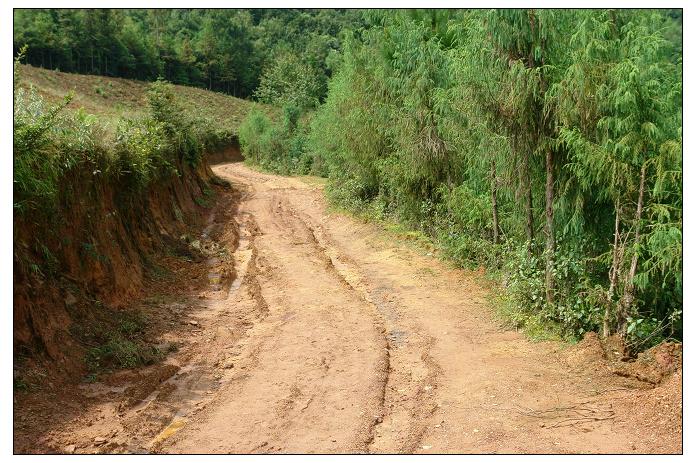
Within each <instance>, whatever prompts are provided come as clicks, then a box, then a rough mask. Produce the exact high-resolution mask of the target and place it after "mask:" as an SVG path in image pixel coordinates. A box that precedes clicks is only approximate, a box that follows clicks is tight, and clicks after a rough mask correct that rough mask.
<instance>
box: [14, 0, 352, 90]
mask: <svg viewBox="0 0 696 463" xmlns="http://www.w3.org/2000/svg"><path fill="white" fill-rule="evenodd" d="M360 18H361V15H360V14H359V13H358V12H356V11H354V10H353V11H351V10H347V11H344V10H291V9H287V10H284V9H280V10H261V9H258V10H240V9H225V10H222V9H213V10H203V9H168V10H163V9H157V10H145V9H137V10H119V9H82V10H77V9H31V10H29V9H17V10H15V13H14V50H15V54H17V53H18V52H19V50H20V49H21V48H22V47H23V46H25V45H27V46H28V50H27V52H26V57H25V59H26V62H27V63H29V64H32V65H34V66H41V67H44V68H49V69H57V70H60V71H64V72H77V73H81V74H98V75H105V76H113V77H125V78H129V79H139V80H146V81H151V80H155V79H157V78H158V77H163V78H165V79H166V80H168V81H170V82H173V83H177V84H184V85H193V86H197V87H203V88H207V89H210V90H217V91H222V92H225V93H229V94H232V95H235V96H238V97H249V96H251V95H252V94H253V92H254V90H255V89H256V88H257V87H258V86H259V83H260V82H261V80H262V75H263V73H264V71H265V70H266V69H267V68H268V67H269V66H270V65H271V64H273V63H275V62H276V61H278V60H281V61H282V60H284V61H288V60H290V61H297V62H299V63H300V64H301V65H302V66H304V67H305V68H306V69H309V70H310V71H311V73H312V78H313V79H312V80H313V82H316V85H315V86H314V87H313V90H314V91H315V92H316V94H315V95H312V96H313V97H314V98H316V99H321V98H322V97H323V96H324V95H325V93H326V81H327V79H328V77H329V75H330V70H329V66H328V65H327V57H328V56H329V54H330V53H331V51H332V50H336V49H338V38H337V37H338V35H339V33H340V31H341V29H342V28H343V27H344V26H345V25H347V24H350V25H351V26H355V25H356V24H357V23H359V22H360Z"/></svg>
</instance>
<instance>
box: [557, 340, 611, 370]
mask: <svg viewBox="0 0 696 463" xmlns="http://www.w3.org/2000/svg"><path fill="white" fill-rule="evenodd" d="M566 361H567V362H568V364H569V365H570V366H571V367H572V368H573V369H574V370H576V371H577V370H586V369H588V368H591V369H592V370H593V371H599V370H607V369H608V368H609V367H608V365H607V362H606V353H605V347H604V345H603V344H602V341H601V339H600V338H599V336H598V335H597V333H594V332H589V333H585V336H584V337H583V338H582V341H580V342H579V343H578V344H577V345H575V346H573V347H572V348H570V349H569V351H568V354H567V356H566Z"/></svg>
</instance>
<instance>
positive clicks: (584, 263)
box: [14, 9, 683, 351]
mask: <svg viewBox="0 0 696 463" xmlns="http://www.w3.org/2000/svg"><path fill="white" fill-rule="evenodd" d="M681 14H682V13H681V11H680V10H560V9H542V10H532V9H529V10H522V9H510V10H394V11H383V10H365V11H361V10H195V9H194V10H108V9H100V10H67V9H66V10H53V9H52V10H18V11H17V12H16V13H15V18H14V26H15V33H14V47H15V50H16V51H19V50H20V49H21V48H22V47H24V46H27V47H28V48H27V49H26V56H25V60H26V62H27V63H29V64H33V65H35V66H41V67H46V68H50V69H58V70H61V71H67V72H79V73H87V74H99V75H105V76H120V77H127V78H134V79H140V80H151V81H153V80H156V79H157V78H158V77H159V78H162V79H165V80H168V81H171V82H173V83H179V84H187V85H193V86H199V87H203V88H207V89H211V90H216V91H221V92H225V93H229V94H232V95H235V96H240V97H244V98H248V99H253V100H255V101H259V102H262V103H266V104H269V105H272V106H274V107H276V108H278V109H277V110H273V111H269V110H268V109H267V108H268V107H267V106H258V107H257V108H256V109H254V110H252V111H251V113H250V114H249V115H248V116H247V118H246V119H245V120H244V122H243V124H242V126H241V127H240V129H239V138H240V142H241V145H242V149H243V152H244V154H245V156H246V159H247V162H249V163H252V164H256V165H258V166H260V167H262V168H265V169H268V170H271V171H274V172H278V173H282V174H313V175H319V176H324V177H328V179H329V186H328V188H327V193H328V195H329V197H330V198H331V200H332V201H333V202H334V204H336V205H337V206H339V207H342V208H344V209H347V210H352V211H355V212H359V213H360V214H362V215H363V216H365V217H368V218H371V219H374V220H387V221H395V222H399V223H401V224H404V225H405V226H407V227H409V228H411V229H413V230H417V231H418V232H419V233H422V234H423V235H424V236H426V237H428V239H431V240H433V241H434V242H436V243H437V244H438V246H440V247H441V249H442V250H443V252H444V254H445V255H446V256H447V257H448V258H449V259H451V260H452V261H454V262H455V263H457V264H458V265H460V266H463V267H470V268H480V267H483V268H485V269H486V270H487V273H488V274H489V275H490V276H491V277H492V278H493V279H494V280H496V281H498V282H499V283H500V286H501V287H502V288H503V293H504V297H505V300H506V301H507V302H506V307H507V309H506V311H507V316H508V318H510V319H511V320H512V321H513V322H514V323H515V324H516V325H518V326H520V327H521V326H525V327H527V328H528V329H529V330H530V331H534V330H538V329H541V328H542V327H543V330H552V331H554V332H557V333H558V334H560V335H561V336H565V337H569V338H577V337H581V336H582V335H583V334H584V333H586V332H588V331H597V332H600V333H602V334H603V335H604V336H609V335H612V334H618V335H619V336H621V337H622V338H623V339H625V340H626V342H627V343H628V344H629V345H630V346H631V348H632V349H633V350H634V351H640V350H644V349H645V348H647V347H650V346H652V345H654V344H657V343H659V342H660V341H662V340H665V339H681V336H682V328H681V326H682V325H681V320H682V294H683V293H682V42H681V40H682V30H681V29H682V16H681Z"/></svg>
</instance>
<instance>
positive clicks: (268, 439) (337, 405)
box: [52, 163, 681, 453]
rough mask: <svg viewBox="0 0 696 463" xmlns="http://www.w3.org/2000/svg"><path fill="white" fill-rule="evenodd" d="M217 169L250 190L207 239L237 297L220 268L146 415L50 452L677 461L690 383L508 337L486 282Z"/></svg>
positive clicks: (313, 202)
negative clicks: (630, 374) (621, 370)
mask: <svg viewBox="0 0 696 463" xmlns="http://www.w3.org/2000/svg"><path fill="white" fill-rule="evenodd" d="M214 171H215V172H216V174H218V175H219V176H220V177H222V178H225V179H227V180H229V181H230V182H231V183H232V185H233V187H234V188H235V189H236V190H237V191H240V192H241V198H240V201H239V202H238V204H237V207H238V210H236V211H235V212H234V213H231V212H229V211H228V214H227V215H225V214H221V213H219V212H218V215H217V216H216V217H211V222H210V226H209V228H208V230H207V231H206V233H208V234H211V236H216V237H217V239H219V240H220V241H221V242H223V244H224V242H225V240H227V244H228V246H229V247H230V248H232V249H235V248H236V251H235V252H234V254H233V256H232V257H233V261H234V266H235V271H236V278H235V279H234V280H233V281H232V282H231V285H230V287H229V290H228V289H227V288H226V287H225V288H222V289H221V286H223V285H222V283H221V280H224V278H223V279H221V277H220V275H219V274H218V273H216V272H215V271H212V270H211V272H210V273H209V275H208V277H209V280H210V282H211V288H209V289H208V290H207V291H206V292H205V294H203V295H199V296H198V298H195V300H198V301H199V303H198V305H196V308H195V310H193V311H192V312H189V313H187V316H188V317H190V318H192V320H191V324H190V325H191V326H190V327H189V328H190V332H189V333H188V335H186V336H185V337H184V338H183V343H182V347H181V349H180V351H179V352H178V353H177V354H176V355H173V357H172V358H171V359H169V360H167V364H170V366H171V365H173V367H172V368H173V369H172V370H171V371H169V370H166V369H165V370H166V371H165V370H163V368H165V367H162V366H159V367H153V368H152V371H157V372H161V371H164V373H161V374H160V373H157V374H158V375H160V376H161V378H162V383H161V384H160V385H158V386H157V387H156V388H154V389H153V390H152V391H148V392H149V394H148V395H146V397H144V398H143V400H141V401H138V402H136V403H135V404H133V403H129V404H127V405H126V406H124V405H123V402H120V403H117V401H115V402H114V404H115V405H113V407H111V408H109V406H106V405H105V403H108V401H102V402H101V403H100V406H99V407H98V410H99V412H98V413H99V416H100V417H101V418H100V419H92V420H91V424H90V425H89V427H85V426H84V420H82V421H80V420H77V421H76V423H77V424H74V425H72V427H69V428H68V429H67V430H64V431H63V432H62V433H58V434H53V437H52V438H53V439H54V441H55V442H60V443H61V445H65V444H69V443H71V442H72V443H73V448H71V450H73V449H74V450H75V451H78V452H79V451H85V452H88V451H123V452H138V451H148V452H161V453H182V452H183V453H249V452H253V453H306V452H309V453H363V452H369V453H401V452H406V453H414V452H415V453H576V452H581V453H586V452H589V453H625V452H629V453H636V452H638V453H642V452H658V453H661V452H679V451H681V423H679V422H677V423H675V422H674V421H675V418H674V417H675V416H677V415H676V414H677V413H678V414H679V415H678V416H679V418H680V416H681V415H680V413H681V411H680V410H674V406H675V405H674V404H673V403H672V402H668V403H665V404H663V402H661V400H662V398H664V397H666V396H667V395H668V394H669V391H670V390H671V391H674V390H675V388H678V391H677V392H678V394H679V398H681V385H680V378H679V377H677V376H675V377H673V378H672V380H670V381H669V382H668V383H667V384H666V385H663V386H661V387H658V388H652V387H651V386H650V385H648V384H646V383H645V382H643V381H638V380H636V379H631V378H624V377H619V376H616V375H614V374H612V373H611V371H610V370H609V369H608V368H607V367H606V366H605V365H603V364H602V363H601V362H599V361H598V356H597V353H596V351H594V350H593V348H596V346H592V345H587V346H585V345H580V346H575V347H569V346H567V345H563V344H559V343H554V342H544V343H532V342H530V341H528V340H526V339H525V338H524V336H523V335H522V334H521V333H518V332H515V331H510V330H505V329H503V328H501V327H500V323H499V322H497V321H496V320H495V319H494V318H493V316H492V313H493V311H492V309H491V308H490V307H489V304H490V303H489V301H488V297H487V292H486V290H485V289H484V288H483V287H482V286H481V280H482V279H481V277H480V276H477V275H476V274H475V273H471V272H465V271H462V270H457V269H454V268H452V267H450V266H449V265H447V264H446V263H443V262H442V261H440V260H438V259H437V258H436V257H434V256H431V255H429V253H428V252H427V251H424V250H422V249H418V248H417V247H415V246H413V245H407V244H402V243H399V242H397V241H396V240H395V239H394V237H393V235H390V234H389V233H385V232H384V231H383V230H381V229H380V228H379V227H377V226H374V225H371V224H364V223H361V222H359V221H357V220H355V219H352V218H349V217H346V216H343V215H340V214H335V213H329V212H327V207H326V203H325V200H324V198H323V193H322V191H321V187H320V186H319V185H317V184H314V183H312V182H308V181H306V180H301V179H297V178H284V177H279V176H273V175H268V174H262V173H259V172H256V171H254V170H251V169H249V168H247V167H245V166H244V165H243V164H240V163H235V164H223V165H219V166H217V167H215V168H214ZM235 224H236V225H235ZM237 233H238V234H239V242H238V243H237V242H236V234H237ZM204 235H205V234H204ZM210 264H211V266H212V267H214V266H215V265H217V264H219V262H218V261H216V260H215V259H212V260H211V262H210ZM212 267H211V268H212ZM179 336H180V340H181V335H179ZM167 371H168V372H167ZM153 374H154V373H153ZM90 387H91V389H90V391H91V393H92V394H103V395H104V397H106V396H107V395H108V394H111V396H110V397H116V396H118V394H120V391H118V390H115V389H114V388H113V387H112V388H111V389H109V388H108V387H106V386H103V385H95V386H90ZM100 388H101V389H100ZM105 388H106V389H105ZM665 388H671V389H665ZM648 400H651V401H648ZM679 400H681V399H679ZM648 403H649V404H652V405H650V406H646V405H645V404H648ZM638 404H644V405H643V406H641V405H638ZM660 407H663V409H662V410H661V409H660ZM78 425H79V426H81V427H80V429H79V430H78V429H77V427H79V426H78ZM670 426H671V427H670ZM675 426H677V427H678V428H677V427H675ZM76 436H78V437H76ZM101 436H106V437H105V438H104V440H105V441H106V443H105V444H102V443H100V442H97V443H94V442H95V440H96V439H102V437H101ZM109 436H111V437H109ZM111 441H113V445H112V446H111V447H109V444H110V443H111ZM75 443H77V447H76V448H75V445H74V444H75ZM100 446H101V447H100ZM81 449H82V450H81Z"/></svg>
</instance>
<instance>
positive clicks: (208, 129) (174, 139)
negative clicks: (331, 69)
mask: <svg viewBox="0 0 696 463" xmlns="http://www.w3.org/2000/svg"><path fill="white" fill-rule="evenodd" d="M20 59H21V56H20V57H19V58H17V60H16V62H15V89H14V95H15V105H14V150H13V159H14V208H15V210H16V211H17V212H18V213H20V214H27V213H29V212H34V211H43V212H50V211H52V210H53V209H54V208H55V207H56V205H57V201H58V199H59V194H60V187H61V184H62V183H63V179H64V178H66V177H67V176H68V175H69V174H70V173H71V172H77V171H89V172H91V173H92V177H93V178H94V180H96V179H97V177H104V176H106V177H109V178H116V179H119V180H120V181H122V182H124V184H125V185H127V186H130V190H131V191H133V192H137V191H139V190H140V189H141V188H143V187H145V186H147V185H148V184H149V183H150V182H151V181H152V180H153V179H156V178H159V177H162V176H167V175H176V174H178V172H177V167H176V166H177V165H180V164H181V163H186V164H188V165H190V166H196V165H197V164H198V163H199V161H200V159H201V156H202V154H203V152H205V151H213V150H215V149H218V148H220V147H222V146H225V145H228V144H230V143H231V141H232V138H233V136H234V133H233V132H232V130H231V129H227V128H224V127H221V126H220V124H219V123H216V122H215V121H213V120H210V119H205V118H200V117H192V116H190V115H189V114H190V113H189V112H188V111H186V110H185V109H184V108H183V107H182V106H181V105H180V104H179V101H178V99H177V98H176V93H175V90H174V87H173V86H172V85H171V84H169V83H167V82H164V81H156V82H154V83H152V84H150V85H149V88H148V90H147V103H148V106H147V107H148V108H149V113H146V114H137V115H135V116H134V117H121V118H119V119H117V120H116V121H115V126H116V129H115V131H114V130H109V128H108V127H107V124H106V123H104V122H103V121H102V120H101V119H100V118H98V117H97V116H94V115H90V114H87V113H86V112H85V111H84V110H82V109H78V110H75V111H71V110H66V107H67V106H68V105H69V104H70V102H71V100H72V99H73V95H72V94H69V95H68V96H66V97H65V98H64V99H63V101H61V102H60V103H49V102H47V101H46V99H45V98H43V97H42V96H41V95H40V93H39V91H37V89H36V88H35V87H34V86H32V85H29V86H28V87H27V86H26V85H23V84H22V78H21V73H22V70H23V68H22V67H21V66H20V65H19V60H20ZM114 132H115V133H114Z"/></svg>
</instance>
